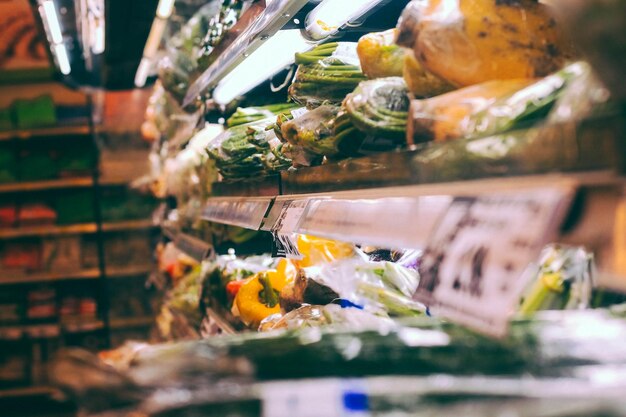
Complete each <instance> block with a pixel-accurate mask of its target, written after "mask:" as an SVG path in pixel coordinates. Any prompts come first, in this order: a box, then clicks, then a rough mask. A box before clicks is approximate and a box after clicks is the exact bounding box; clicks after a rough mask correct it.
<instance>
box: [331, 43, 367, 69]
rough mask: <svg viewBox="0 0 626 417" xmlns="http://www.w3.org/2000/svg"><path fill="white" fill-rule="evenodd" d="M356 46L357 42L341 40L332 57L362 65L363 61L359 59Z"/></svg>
mask: <svg viewBox="0 0 626 417" xmlns="http://www.w3.org/2000/svg"><path fill="white" fill-rule="evenodd" d="M356 46H357V44H356V42H339V43H338V44H337V49H335V52H333V54H332V57H333V58H336V59H338V60H340V61H341V62H343V63H344V64H347V65H354V66H356V67H361V61H360V60H359V54H358V53H357V51H356Z"/></svg>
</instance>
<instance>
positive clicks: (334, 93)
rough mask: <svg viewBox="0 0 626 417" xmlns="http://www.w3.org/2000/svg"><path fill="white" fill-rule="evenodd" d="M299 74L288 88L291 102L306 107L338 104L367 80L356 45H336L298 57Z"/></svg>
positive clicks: (348, 43) (330, 44) (318, 48)
mask: <svg viewBox="0 0 626 417" xmlns="http://www.w3.org/2000/svg"><path fill="white" fill-rule="evenodd" d="M295 62H296V64H298V71H297V72H296V76H295V79H294V82H293V83H292V84H291V86H290V87H289V96H290V97H291V99H292V100H293V101H295V102H297V103H300V104H302V105H306V106H307V107H316V106H318V105H320V104H321V103H324V102H328V103H334V104H339V103H341V102H342V101H343V99H344V97H345V96H346V95H347V94H348V93H350V92H352V91H353V90H354V89H355V88H356V86H357V85H358V84H359V82H361V81H364V80H365V79H366V78H365V76H364V75H363V72H362V71H361V66H360V64H359V60H358V55H357V53H356V43H352V42H334V43H328V44H324V45H320V46H318V47H316V48H314V49H313V50H311V51H309V52H304V53H300V54H296V61H295Z"/></svg>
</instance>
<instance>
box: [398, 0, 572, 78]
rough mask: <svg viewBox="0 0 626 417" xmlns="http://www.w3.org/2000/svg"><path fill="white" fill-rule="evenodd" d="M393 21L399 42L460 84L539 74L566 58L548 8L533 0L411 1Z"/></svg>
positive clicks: (438, 73) (430, 68)
mask: <svg viewBox="0 0 626 417" xmlns="http://www.w3.org/2000/svg"><path fill="white" fill-rule="evenodd" d="M398 25H399V26H398V27H399V35H398V40H397V42H398V44H399V45H401V46H405V47H407V48H411V49H413V51H414V54H415V57H416V58H417V59H418V60H419V61H420V63H421V64H422V65H423V66H424V68H425V69H426V70H427V71H429V72H431V73H432V74H434V75H436V76H437V77H440V78H441V79H443V80H445V81H447V82H449V83H451V84H453V85H456V86H461V87H462V86H468V85H473V84H478V83H482V82H485V81H489V80H497V79H515V78H536V77H543V76H546V75H548V74H550V73H551V72H554V71H556V70H558V69H559V68H561V66H562V65H563V64H564V62H565V60H566V59H567V58H568V57H567V49H568V45H567V44H566V43H565V42H564V41H563V40H562V37H561V34H560V33H559V31H558V27H557V25H556V22H555V21H554V19H552V17H551V16H550V14H549V10H548V7H547V6H546V5H544V4H542V3H540V2H538V1H536V0H515V1H491V2H486V1H484V0H456V1H448V0H426V1H424V0H413V1H412V2H411V3H409V5H408V6H407V7H406V8H405V10H404V12H403V14H402V17H401V19H400V22H399V24H398Z"/></svg>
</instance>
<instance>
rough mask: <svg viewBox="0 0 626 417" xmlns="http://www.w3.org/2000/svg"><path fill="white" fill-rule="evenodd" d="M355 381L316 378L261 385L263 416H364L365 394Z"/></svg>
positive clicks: (361, 385) (365, 407)
mask: <svg viewBox="0 0 626 417" xmlns="http://www.w3.org/2000/svg"><path fill="white" fill-rule="evenodd" d="M363 385H364V384H362V383H360V381H358V380H340V379H316V380H298V381H289V382H268V383H263V384H261V398H262V401H263V412H262V415H263V417H295V416H297V417H319V416H325V417H357V416H358V417H367V416H369V415H370V413H369V410H368V408H369V407H368V397H367V392H366V389H365V388H364V386H363Z"/></svg>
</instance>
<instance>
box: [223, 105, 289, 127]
mask: <svg viewBox="0 0 626 417" xmlns="http://www.w3.org/2000/svg"><path fill="white" fill-rule="evenodd" d="M296 107H297V105H295V104H293V103H277V104H270V105H267V106H261V107H244V108H242V107H238V108H237V111H236V112H235V113H233V115H232V116H230V117H229V118H228V120H227V121H226V126H227V127H235V126H240V125H245V124H248V123H254V122H258V121H259V120H263V119H267V118H273V117H276V116H277V115H279V114H281V113H283V112H286V111H289V110H292V109H295V108H296Z"/></svg>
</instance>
